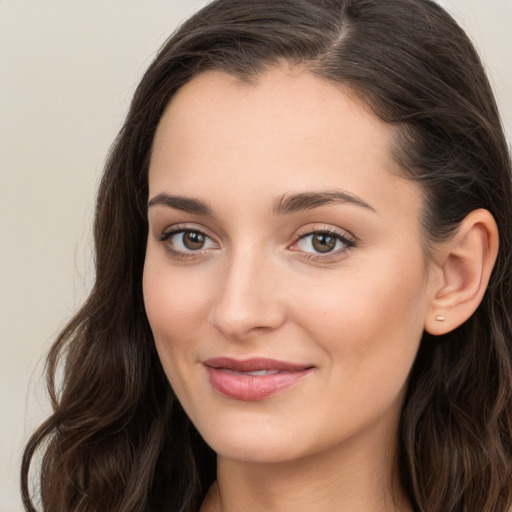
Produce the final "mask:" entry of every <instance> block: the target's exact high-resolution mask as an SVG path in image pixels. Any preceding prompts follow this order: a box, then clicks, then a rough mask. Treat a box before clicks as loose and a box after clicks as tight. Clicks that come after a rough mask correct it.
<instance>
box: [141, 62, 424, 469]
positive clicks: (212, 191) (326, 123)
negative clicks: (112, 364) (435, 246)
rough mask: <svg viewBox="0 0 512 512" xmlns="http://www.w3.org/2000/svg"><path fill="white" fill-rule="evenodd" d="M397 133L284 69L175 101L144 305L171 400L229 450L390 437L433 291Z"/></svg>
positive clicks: (253, 453)
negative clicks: (393, 150) (394, 154)
mask: <svg viewBox="0 0 512 512" xmlns="http://www.w3.org/2000/svg"><path fill="white" fill-rule="evenodd" d="M392 130H393V129H392V127H390V126H389V125H387V124H384V123H382V122H381V121H379V120H378V119H377V118H376V117H375V116H374V115H373V114H371V113H370V112H369V111H368V109H365V108H363V107H362V106H361V104H360V103H358V102H357V101H356V100H355V99H354V97H353V96H351V95H349V94H348V93H347V92H346V91H345V92H344V90H343V89H342V88H341V87H338V86H336V85H333V84H331V83H328V82H326V81H322V80H320V79H318V78H316V77H314V76H313V75H312V74H310V73H308V72H306V71H301V70H299V69H289V68H284V67H282V68H273V69H271V70H269V71H267V72H266V73H265V74H264V75H262V76H259V77H258V79H257V81H256V82H254V83H251V84H247V83H240V82H238V81H237V80H236V79H235V78H233V77H231V76H229V75H225V74H223V73H220V72H213V71H211V72H207V73H204V74H202V75H200V76H198V77H196V78H195V79H193V80H192V81H191V82H190V83H189V84H188V85H186V86H185V87H183V88H182V89H181V90H180V91H179V92H178V93H177V94H176V95H175V96H174V98H173V100H172V101H171V103H170V105H169V106H168V108H167V110H166V112H165V115H164V116H163V119H162V121H161V123H160V125H159V127H158V130H157V133H156V137H155V141H154V147H153V153H152V157H151V164H150V171H149V191H150V192H149V198H150V201H149V236H148V242H147V255H146V263H145V269H144V299H145V305H146V310H147V315H148V318H149V322H150V324H151V328H152V331H153V334H154V338H155V343H156V347H157V349H158V353H159V356H160V359H161V361H162V365H163V368H164V370H165V372H166V374H167V376H168V379H169V381H170V383H171V385H172V388H173V389H174V391H175V393H176V395H177V396H178V398H179V400H180V402H181V404H182V405H183V407H184V409H185V411H186V412H187V414H188V415H189V417H190V419H191V420H192V422H193V423H194V424H195V426H196V428H197V429H198V430H199V432H200V433H201V434H202V436H203V437H204V439H205V440H206V441H207V443H208V444H210V446H211V447H212V448H213V449H214V450H215V451H216V452H217V453H218V454H220V455H221V456H223V457H227V458H231V459H236V460H246V461H259V462H275V461H285V460H292V459H297V458H299V457H303V456H308V455H314V454H318V453H321V452H323V451H324V450H327V449H329V450H331V451H332V450H333V449H334V450H346V449H348V450H351V449H353V448H355V447H364V449H366V450H367V451H368V455H369V456H374V455H376V454H377V453H378V452H379V453H380V452H382V450H388V449H389V448H390V444H391V443H393V442H394V439H395V435H396V428H397V423H398V418H399V414H400V409H401V405H402V402H403V397H404V391H405V388H406V381H407V377H408V374H409V371H410V368H411V365H412V363H413V360H414V357H415V355H416V352H417V349H418V345H419V342H420V338H421V336H422V332H423V326H424V321H425V318H426V315H427V314H428V313H427V311H428V303H429V297H430V296H431V295H432V294H431V292H430V288H431V286H429V272H428V270H429V262H428V260H427V258H426V257H425V255H424V253H423V251H422V244H421V233H420V224H419V211H420V208H421V194H420V191H419V189H418V188H417V185H416V184H414V183H411V182H408V181H407V180H405V179H404V178H401V177H399V176H398V174H397V173H396V168H395V167H394V164H393V162H392V161H391V158H390V145H391V143H392V139H393V131H392Z"/></svg>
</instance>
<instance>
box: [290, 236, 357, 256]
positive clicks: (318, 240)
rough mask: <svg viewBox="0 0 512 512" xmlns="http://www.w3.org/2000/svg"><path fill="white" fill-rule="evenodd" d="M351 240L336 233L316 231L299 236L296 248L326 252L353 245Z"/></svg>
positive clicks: (319, 252) (320, 252)
mask: <svg viewBox="0 0 512 512" xmlns="http://www.w3.org/2000/svg"><path fill="white" fill-rule="evenodd" d="M353 245H354V244H353V242H352V241H351V240H348V239H347V238H345V237H343V236H341V235H339V234H337V233H329V232H325V231H317V232H315V233H310V234H308V235H304V236H301V237H300V239H299V241H298V242H297V243H296V247H297V249H298V250H300V251H303V252H310V253H316V254H327V253H330V252H335V251H338V250H340V249H346V248H347V247H351V246H353Z"/></svg>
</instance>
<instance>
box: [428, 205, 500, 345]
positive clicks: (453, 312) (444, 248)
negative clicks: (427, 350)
mask: <svg viewBox="0 0 512 512" xmlns="http://www.w3.org/2000/svg"><path fill="white" fill-rule="evenodd" d="M498 246H499V236H498V227H497V226H496V221H495V220H494V217H493V216H492V215H491V214H490V213H489V212H488V211H487V210H483V209H479V210H474V211H472V212H471V213H470V214H469V215H468V216H467V217H466V218H465V219H464V220H463V221H462V223H461V224H460V226H459V228H458V229H457V232H456V233H455V235H454V236H453V237H452V238H451V239H450V240H448V241H447V242H444V243H442V244H440V246H439V247H438V250H437V251H436V253H435V256H434V257H433V261H432V265H433V267H434V268H433V269H432V272H431V275H430V282H429V286H430V287H431V290H430V294H429V295H430V303H429V307H428V308H427V309H428V311H427V314H426V317H425V330H426V331H427V332H429V333H430V334H434V335H440V334H446V333H447V332H450V331H453V330H454V329H455V328H456V327H458V326H459V325H461V324H463V323H464V322H465V321H466V320H467V319H468V318H469V317H470V316H471V315H472V314H473V313H474V312H475V311H476V309H477V307H478V305H479V304H480V302H481V301H482V298H483V296H484V293H485V290H486V288H487V285H488V283H489V278H490V276H491V272H492V269H493V266H494V263H495V261H496V257H497V255H498Z"/></svg>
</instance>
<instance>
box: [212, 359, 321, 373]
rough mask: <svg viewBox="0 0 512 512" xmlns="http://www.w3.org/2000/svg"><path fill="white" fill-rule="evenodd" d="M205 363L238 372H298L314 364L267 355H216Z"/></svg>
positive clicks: (216, 367)
mask: <svg viewBox="0 0 512 512" xmlns="http://www.w3.org/2000/svg"><path fill="white" fill-rule="evenodd" d="M203 364H204V365H205V366H208V367H209V368H214V369H224V370H233V371H237V372H257V371H261V370H277V371H282V372H284V371H287V372H294V371H295V372H297V371H303V370H307V369H309V368H312V365H309V364H298V363H291V362H288V361H279V360H277V359H268V358H265V357H253V358H250V359H233V358H231V357H215V358H213V359H207V360H205V361H203Z"/></svg>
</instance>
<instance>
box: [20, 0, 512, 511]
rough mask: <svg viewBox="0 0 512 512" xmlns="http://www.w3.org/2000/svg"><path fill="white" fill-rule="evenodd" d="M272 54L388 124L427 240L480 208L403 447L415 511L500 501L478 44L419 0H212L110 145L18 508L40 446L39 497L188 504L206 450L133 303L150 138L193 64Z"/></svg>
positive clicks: (509, 228)
mask: <svg viewBox="0 0 512 512" xmlns="http://www.w3.org/2000/svg"><path fill="white" fill-rule="evenodd" d="M282 60H286V61H288V62H290V63H292V64H300V65H301V66H303V67H305V68H306V69H308V70H310V71H311V72H312V73H314V74H315V75H317V76H318V77H321V78H322V79H327V80H330V81H332V82H336V83H343V84H344V85H345V86H347V87H349V88H351V89H352V90H353V91H354V92H355V93H356V94H357V95H358V96H359V97H360V98H361V99H362V100H363V101H364V102H366V104H367V105H368V106H369V107H370V108H371V109H372V110H373V112H374V113H375V115H377V116H378V117H379V118H381V119H382V120H384V121H386V122H388V123H392V124H394V125H395V126H396V128H397V138H396V144H395V147H394V157H395V159H396V161H397V162H398V163H399V164H400V167H401V169H402V170H403V174H404V176H406V177H408V178H410V179H413V180H416V181H417V182H418V183H419V184H420V186H421V187H422V188H423V191H424V195H425V208H424V211H423V217H422V222H423V229H424V233H425V240H426V242H427V243H426V246H427V247H428V245H429V243H430V242H435V241H438V240H442V239H444V238H446V237H448V236H450V234H451V233H453V231H454V230H455V229H456V228H457V226H458V225H459V223H460V222H461V220H462V219H463V218H464V217H465V216H466V215H467V214H468V213H469V212H470V211H472V210H474V209H476V208H486V209H488V210H489V211H490V212H491V213H492V214H493V215H494V217H495V219H496V222H497V224H498V227H499V232H500V251H499V255H498V259H497V263H496V266H495V268H494V271H493V274H492V276H491V281H490V284H489V287H488V289H487V291H486V294H485V296H484V299H483V301H482V303H481V305H480V307H479V308H478V310H477V311H476V313H475V314H474V315H473V316H472V317H471V318H470V319H469V320H468V321H467V322H466V323H465V324H463V325H462V326H461V327H459V328H458V329H456V330H455V331H453V332H451V333H449V334H446V335H444V336H440V337H433V336H429V335H427V334H425V335H424V337H423V340H422V342H421V346H420V350H419V353H418V356H417V358H416V361H415V363H414V366H413V368H412V371H411V376H410V383H409V388H408V393H407V397H406V400H405V403H404V406H403V413H402V418H401V424H400V431H399V454H398V457H399V464H400V472H401V478H402V482H403V484H404V486H405V489H406V492H407V493H408V495H409V498H410V500H411V502H412V503H413V505H414V506H415V508H416V509H417V510H420V511H422V512H463V511H466V512H506V511H507V510H508V509H509V507H511V506H512V417H511V415H512V369H511V363H512V354H511V351H512V325H511V311H512V273H511V270H512V264H511V257H512V244H511V242H512V191H511V177H510V156H509V153H508V148H507V145H506V142H505V138H504V134H503V130H502V126H501V123H500V118H499V114H498V111H497V107H496V104H495V100H494V97H493V94H492V91H491V88H490V86H489V83H488V81H487V78H486V76H485V72H484V70H483V67H482V64H481V62H480V60H479V58H478V56H477V54H476V52H475V50H474V48H473V46H472V45H471V43H470V41H469V40H468V38H467V36H466V35H465V34H464V32H463V31H462V30H461V29H460V28H459V26H458V25H457V24H456V23H455V22H454V21H453V19H452V18H451V17H450V16H449V15H448V14H447V13H446V12H445V11H444V10H442V9H441V8H440V7H439V6H438V5H437V4H436V3H434V2H433V1H430V0H258V1H254V0H216V1H214V2H212V3H211V4H209V5H207V6H206V7H205V8H203V9H202V10H201V11H200V12H199V13H197V14H196V15H195V16H193V17H192V18H191V19H189V20H188V21H187V22H186V23H185V24H184V25H183V26H182V27H181V28H180V29H179V30H178V31H177V32H176V33H175V34H173V35H172V36H171V37H170V39H169V40H168V41H167V42H166V43H165V45H164V46H163V47H162V49H161V50H160V52H159V53H158V55H157V56H156V58H155V60H154V62H153V63H152V64H151V66H150V67H149V69H148V71H147V72H146V74H145V76H144V78H143V79H142V81H141V83H140V85H139V87H138V89H137V91H136V93H135V96H134V99H133V102H132V104H131V108H130V111H129V113H128V116H127V119H126V122H125V124H124V126H123V128H122V130H121V132H120V134H119V136H118V138H117V139H116V141H115V143H114V145H113V146H112V149H111V153H110V155H109V159H108V162H107V165H106V168H105V172H104V175H103V179H102V181H101V185H100V189H99V194H98V200H97V208H96V218H95V228H94V235H95V247H96V281H95V285H94V288H93V290H92V292H91V294H90V296H89V298H88V299H87V301H86V303H85V304H84V305H83V307H82V308H81V309H80V311H79V312H78V314H77V315H76V316H75V317H74V318H73V319H72V320H71V322H70V323H69V325H67V326H66V328H65V329H64V331H63V332H62V333H61V335H60V336H59V338H58V339H57V341H56V342H55V344H54V346H53V348H52V349H51V352H50V354H49V357H48V363H47V372H48V386H49V392H50V396H51V399H52V403H53V414H52V415H51V416H50V417H49V418H48V420H46V421H45V423H44V424H43V425H42V426H41V427H40V428H39V429H38V430H37V431H36V432H35V433H34V435H33V436H32V438H31V439H30V441H29V443H28V445H27V448H26V451H25V454H24V458H23V464H22V492H23V500H24V504H25V509H26V510H27V511H35V510H36V508H35V506H34V505H33V502H32V499H31V497H30V494H31V493H30V489H29V484H28V482H29V472H30V471H29V470H30V464H31V460H32V458H33V456H34V454H35V453H36V452H37V451H38V450H42V453H43V455H42V463H41V467H40V470H39V487H38V489H39V490H40V500H41V506H42V509H43V510H46V511H51V512H92V511H99V510H101V511H103V512H109V511H111V512H113V511H126V512H128V511H130V512H136V511H137V512H143V511H144V512H149V511H154V510H169V511H175V512H178V511H180V512H185V511H190V512H192V511H194V510H197V509H198V508H199V505H200V503H201V500H202V498H203V496H204V494H205V492H206V490H207V489H208V487H209V485H210V484H211V482H212V481H213V480H214V479H215V454H214V453H213V452H212V450H211V449H210V448H209V447H208V446H206V445H205V443H204V442H203V440H202V439H201V438H200V436H199V435H198V434H197V432H196V431H195V429H194V427H193V426H192V425H191V424H190V422H189V420H188V418H187V417H186V415H185V414H184V412H183V410H182V409H181V406H180V404H179V403H178V401H177V399H176V397H175V396H174V394H173V392H172V390H171V388H170V386H169V383H168V382H167V379H166V378H165V375H164V373H163V371H162V368H161V365H160V362H159V360H158V357H157V354H156V351H155V347H154V343H153V339H152V335H151V331H150V328H149V325H148V321H147V318H146V315H145V311H144V305H143V296H142V284H141V283H142V269H143V264H144V256H145V243H146V236H147V219H146V210H147V199H148V198H147V172H148V163H149V158H150V152H151V145H152V141H153V136H154V133H155V129H156V127H157V125H158V122H159V120H160V118H161V116H162V113H163V111H164V109H165V107H166V105H167V104H168V102H169V100H170V99H171V98H172V96H173V95H174V93H175V92H176V91H177V90H178V89H179V88H180V87H181V86H183V85H184V84H185V83H187V82H188V81H190V80H191V79H192V78H193V77H194V76H196V75H197V74H198V73H201V72H202V71H204V70H207V69H218V70H222V71H225V72H227V73H230V74H232V75H234V76H236V77H238V78H239V79H241V80H249V81H250V80H251V79H252V78H254V77H255V76H257V75H258V73H260V72H262V71H263V70H264V69H265V68H266V67H268V66H271V65H273V64H276V63H278V62H279V61H282ZM61 367H62V368H63V371H62V375H63V378H62V382H61V383H60V385H59V386H58V387H57V386H56V384H55V378H56V372H57V370H58V369H59V368H61Z"/></svg>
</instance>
